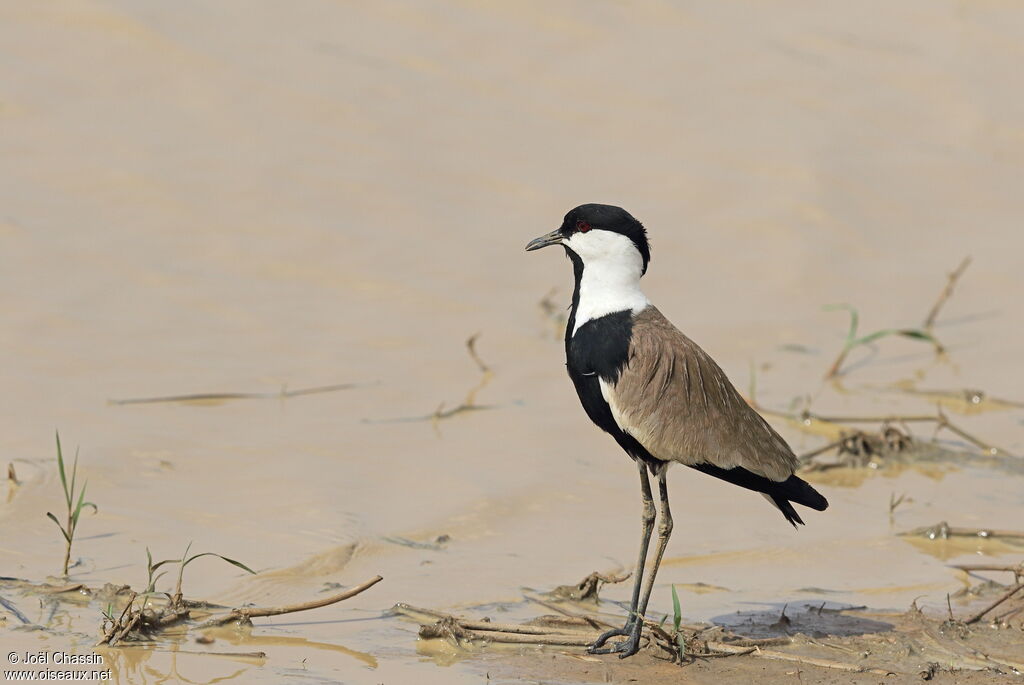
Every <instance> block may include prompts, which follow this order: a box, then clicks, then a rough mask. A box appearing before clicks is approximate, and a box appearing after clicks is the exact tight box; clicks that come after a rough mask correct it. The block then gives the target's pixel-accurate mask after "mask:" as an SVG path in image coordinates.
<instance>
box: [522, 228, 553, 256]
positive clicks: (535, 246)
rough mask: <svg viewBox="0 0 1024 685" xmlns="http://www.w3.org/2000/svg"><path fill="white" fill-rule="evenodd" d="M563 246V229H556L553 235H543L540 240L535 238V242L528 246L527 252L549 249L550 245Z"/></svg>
mask: <svg viewBox="0 0 1024 685" xmlns="http://www.w3.org/2000/svg"><path fill="white" fill-rule="evenodd" d="M561 244H562V233H561V229H558V228H556V229H555V230H553V231H551V233H547V234H545V235H542V236H541V237H539V238H534V239H533V240H531V241H530V242H528V243H527V244H526V251H527V252H533V251H534V250H539V249H540V248H542V247H547V246H548V245H561Z"/></svg>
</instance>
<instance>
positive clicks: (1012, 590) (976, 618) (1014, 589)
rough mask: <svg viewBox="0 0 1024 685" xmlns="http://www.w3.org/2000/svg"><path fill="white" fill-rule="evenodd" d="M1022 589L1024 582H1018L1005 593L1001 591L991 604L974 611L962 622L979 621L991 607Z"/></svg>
mask: <svg viewBox="0 0 1024 685" xmlns="http://www.w3.org/2000/svg"><path fill="white" fill-rule="evenodd" d="M1022 589H1024V583H1018V584H1017V585H1014V586H1013V587H1012V588H1010V589H1009V590H1007V591H1006V592H1005V593H1003V595H1002V596H1001V597H1000V598H999V599H997V600H996V601H994V602H992V603H991V604H989V605H988V606H987V607H985V608H984V609H982V610H981V611H979V612H978V613H976V614H975V615H974V616H971V617H970V618H969V619H967V620H966V621H964V623H966V624H967V625H971V624H972V623H977V622H978V621H980V620H981V619H982V617H983V616H984V615H985V614H987V613H988V612H990V611H992V610H993V609H995V608H996V607H997V606H999V605H1000V604H1002V603H1003V602H1005V601H1006V600H1008V599H1010V597H1013V596H1014V595H1015V594H1017V593H1018V592H1020V591H1021V590H1022Z"/></svg>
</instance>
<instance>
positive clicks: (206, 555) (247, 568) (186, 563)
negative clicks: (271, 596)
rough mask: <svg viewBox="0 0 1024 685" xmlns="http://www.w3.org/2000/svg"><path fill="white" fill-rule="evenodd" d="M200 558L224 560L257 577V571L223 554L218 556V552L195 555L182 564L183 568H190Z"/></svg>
mask: <svg viewBox="0 0 1024 685" xmlns="http://www.w3.org/2000/svg"><path fill="white" fill-rule="evenodd" d="M199 557H217V558H218V559H223V560H224V561H226V562H228V563H229V564H231V565H232V566H237V567H238V568H240V569H242V570H243V571H248V572H249V573H251V574H253V575H256V572H255V571H253V570H252V569H251V568H249V567H248V566H246V565H245V564H243V563H242V562H240V561H236V560H235V559H229V558H228V557H226V556H223V555H221V554H217V553H216V552H203V553H201V554H195V555H193V556H191V557H189V558H188V559H186V560H185V561H184V563H183V564H182V566H188V565H189V564H191V563H192V562H193V561H195V560H196V559H198V558H199Z"/></svg>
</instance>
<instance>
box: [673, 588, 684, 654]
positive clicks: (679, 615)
mask: <svg viewBox="0 0 1024 685" xmlns="http://www.w3.org/2000/svg"><path fill="white" fill-rule="evenodd" d="M671 588H672V628H673V630H672V637H673V638H675V641H676V649H678V650H679V661H680V663H682V662H683V661H684V660H685V659H686V638H685V637H684V636H683V634H682V633H681V632H679V627H680V626H681V625H682V624H683V611H682V609H681V608H680V606H679V593H677V592H676V586H675V585H672V586H671Z"/></svg>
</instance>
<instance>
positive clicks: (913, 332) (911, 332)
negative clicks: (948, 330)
mask: <svg viewBox="0 0 1024 685" xmlns="http://www.w3.org/2000/svg"><path fill="white" fill-rule="evenodd" d="M896 332H897V333H899V334H900V335H902V336H903V337H904V338H913V339H914V340H924V341H926V342H930V343H938V340H936V339H935V336H933V335H932V334H931V333H928V332H927V331H922V330H921V329H919V328H904V329H903V330H900V331H896Z"/></svg>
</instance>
